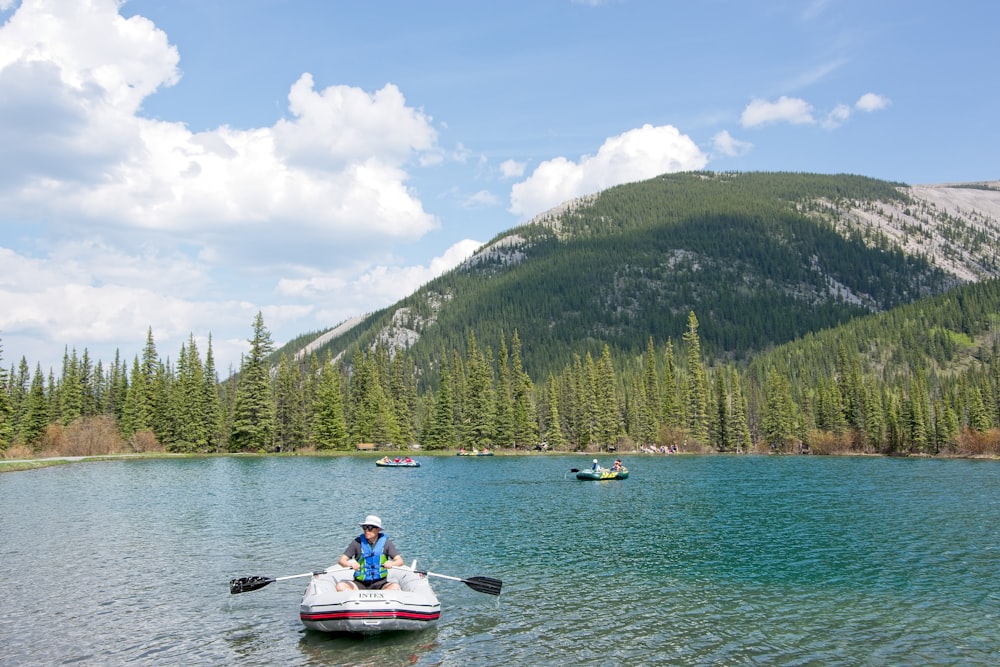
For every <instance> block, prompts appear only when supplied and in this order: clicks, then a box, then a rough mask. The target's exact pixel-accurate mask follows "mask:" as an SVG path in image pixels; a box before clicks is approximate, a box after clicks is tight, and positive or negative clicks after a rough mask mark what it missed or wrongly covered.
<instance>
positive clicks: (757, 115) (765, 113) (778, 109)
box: [740, 95, 816, 127]
mask: <svg viewBox="0 0 1000 667" xmlns="http://www.w3.org/2000/svg"><path fill="white" fill-rule="evenodd" d="M812 114H813V107H812V105H811V104H809V103H808V102H806V101H805V100H803V99H800V98H797V97H786V96H784V95H782V96H781V97H779V98H778V99H777V100H776V101H774V102H768V101H767V100H762V99H755V100H752V101H751V102H750V104H748V105H747V106H746V108H745V109H743V113H742V114H741V116H740V123H741V124H742V125H743V127H757V126H760V125H769V124H771V123H792V124H793V125H805V124H811V123H815V122H816V120H815V119H814V118H813V115H812Z"/></svg>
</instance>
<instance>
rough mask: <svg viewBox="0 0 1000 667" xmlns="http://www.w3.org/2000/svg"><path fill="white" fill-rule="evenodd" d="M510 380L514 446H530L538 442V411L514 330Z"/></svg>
mask: <svg viewBox="0 0 1000 667" xmlns="http://www.w3.org/2000/svg"><path fill="white" fill-rule="evenodd" d="M511 381H512V382H513V384H512V386H511V389H512V397H511V398H512V400H513V404H514V446H515V447H516V446H521V447H530V446H532V445H533V444H535V443H536V442H538V413H537V412H536V410H535V403H534V401H533V400H532V397H533V396H534V393H535V388H534V386H533V385H532V382H531V377H530V376H529V375H528V374H527V373H526V372H525V371H524V368H523V367H522V365H521V338H520V337H519V336H518V334H517V330H516V329H515V330H514V337H513V339H512V340H511Z"/></svg>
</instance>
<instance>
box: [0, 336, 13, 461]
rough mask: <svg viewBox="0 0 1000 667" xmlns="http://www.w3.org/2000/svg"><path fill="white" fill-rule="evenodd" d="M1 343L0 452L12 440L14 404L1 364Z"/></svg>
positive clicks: (0, 350) (1, 354)
mask: <svg viewBox="0 0 1000 667" xmlns="http://www.w3.org/2000/svg"><path fill="white" fill-rule="evenodd" d="M2 361H3V345H0V453H2V452H4V451H6V450H7V447H8V446H9V445H10V444H11V443H12V442H13V441H14V405H13V402H12V401H11V392H10V385H9V381H10V378H9V376H8V374H7V371H6V370H5V369H4V367H3V365H2Z"/></svg>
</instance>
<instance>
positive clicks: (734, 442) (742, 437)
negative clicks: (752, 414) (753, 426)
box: [726, 369, 753, 453]
mask: <svg viewBox="0 0 1000 667" xmlns="http://www.w3.org/2000/svg"><path fill="white" fill-rule="evenodd" d="M730 385H731V387H732V399H731V402H730V405H731V409H730V412H729V428H728V429H726V436H727V437H728V438H729V441H728V443H727V447H728V449H729V450H731V451H734V452H736V453H741V452H749V451H751V450H752V449H753V440H752V439H751V437H750V426H749V424H748V423H747V412H748V411H747V401H746V398H744V396H743V389H742V387H741V382H740V374H739V372H738V371H736V369H733V372H732V379H731V381H730Z"/></svg>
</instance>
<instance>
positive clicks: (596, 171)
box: [510, 124, 708, 217]
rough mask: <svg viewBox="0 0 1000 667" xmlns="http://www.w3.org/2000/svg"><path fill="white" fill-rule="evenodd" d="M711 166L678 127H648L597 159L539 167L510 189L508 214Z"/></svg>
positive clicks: (612, 141)
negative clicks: (612, 187)
mask: <svg viewBox="0 0 1000 667" xmlns="http://www.w3.org/2000/svg"><path fill="white" fill-rule="evenodd" d="M707 163H708V158H707V157H706V156H705V154H704V153H702V151H701V149H700V148H698V145H697V144H695V142H694V141H692V140H691V138H690V137H688V136H687V135H684V134H681V133H680V131H678V130H677V128H675V127H673V126H671V125H660V126H655V127H654V126H653V125H649V124H646V125H643V126H642V127H640V128H636V129H632V130H629V131H628V132H624V133H623V134H620V135H618V136H614V137H610V138H608V139H607V140H606V141H605V142H604V144H603V145H602V146H601V147H600V148H599V149H598V151H597V154H596V155H584V156H583V157H581V158H580V159H579V160H578V161H573V160H569V159H567V158H565V157H557V158H555V159H552V160H547V161H545V162H543V163H541V164H540V165H538V167H536V168H535V170H534V171H533V172H532V173H531V175H530V176H528V178H527V179H525V180H524V181H521V182H520V183H516V184H515V185H514V186H513V187H512V188H511V194H510V211H511V212H512V213H515V214H517V215H520V216H522V217H530V216H532V215H535V214H538V213H540V212H542V211H544V210H547V209H549V208H552V207H553V206H556V205H558V204H560V203H562V202H564V201H566V200H568V199H573V198H574V197H579V196H582V195H585V194H591V193H594V192H597V191H599V190H604V189H606V188H609V187H611V186H614V185H620V184H622V183H630V182H634V181H641V180H644V179H647V178H652V177H654V176H657V175H658V174H663V173H667V172H674V171H688V170H693V169H701V168H703V167H704V166H705V165H706V164H707Z"/></svg>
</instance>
